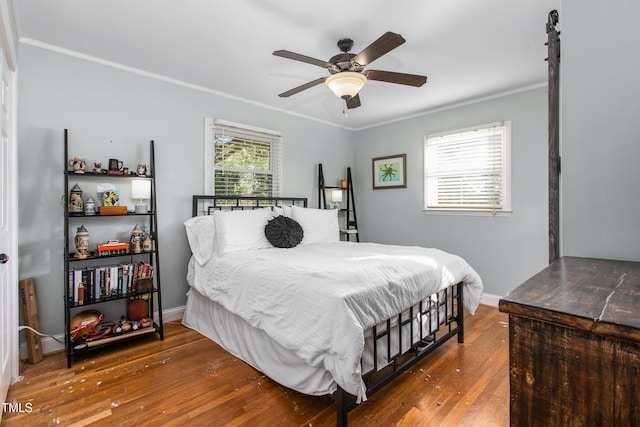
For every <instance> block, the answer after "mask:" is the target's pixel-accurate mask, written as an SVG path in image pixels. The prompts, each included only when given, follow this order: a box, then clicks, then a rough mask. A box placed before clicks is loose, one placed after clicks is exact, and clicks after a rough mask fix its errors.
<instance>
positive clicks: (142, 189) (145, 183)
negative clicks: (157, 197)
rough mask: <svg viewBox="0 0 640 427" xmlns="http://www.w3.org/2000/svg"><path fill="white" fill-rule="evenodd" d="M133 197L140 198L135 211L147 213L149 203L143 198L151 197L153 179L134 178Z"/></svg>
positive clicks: (132, 183) (132, 185) (132, 184)
mask: <svg viewBox="0 0 640 427" xmlns="http://www.w3.org/2000/svg"><path fill="white" fill-rule="evenodd" d="M131 198H132V199H138V203H136V207H135V213H137V214H146V213H147V212H148V210H149V209H148V208H147V204H146V203H145V202H143V199H150V198H151V181H150V180H148V179H134V180H132V181H131Z"/></svg>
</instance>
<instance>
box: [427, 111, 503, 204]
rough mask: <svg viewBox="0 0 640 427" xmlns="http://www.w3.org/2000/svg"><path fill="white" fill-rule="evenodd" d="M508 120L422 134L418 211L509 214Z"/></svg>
mask: <svg viewBox="0 0 640 427" xmlns="http://www.w3.org/2000/svg"><path fill="white" fill-rule="evenodd" d="M510 151H511V122H510V121H504V122H496V123H490V124H487V125H482V126H478V127H473V128H467V129H460V130H456V131H452V132H445V133H438V134H432V135H426V136H425V141H424V181H425V182H424V192H425V194H424V210H425V211H426V212H428V211H451V212H461V213H464V212H469V213H472V212H487V213H491V214H494V215H495V214H499V213H510V212H511V189H510V186H511V182H510V178H511V165H510V157H511V154H510Z"/></svg>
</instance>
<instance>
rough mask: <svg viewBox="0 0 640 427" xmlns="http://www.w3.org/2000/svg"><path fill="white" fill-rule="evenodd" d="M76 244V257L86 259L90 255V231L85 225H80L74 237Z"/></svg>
mask: <svg viewBox="0 0 640 427" xmlns="http://www.w3.org/2000/svg"><path fill="white" fill-rule="evenodd" d="M74 242H75V244H76V258H78V259H85V258H88V257H89V232H88V231H87V229H86V228H84V225H81V226H80V227H78V230H77V232H76V237H75V239H74Z"/></svg>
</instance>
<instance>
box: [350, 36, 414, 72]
mask: <svg viewBox="0 0 640 427" xmlns="http://www.w3.org/2000/svg"><path fill="white" fill-rule="evenodd" d="M405 41H406V40H405V39H404V38H403V37H402V36H401V35H400V34H396V33H392V32H390V31H387V32H386V33H384V34H383V35H382V36H380V38H378V40H376V41H374V42H373V43H371V44H370V45H369V46H367V47H366V48H364V50H362V52H360V53H359V54H357V55H356V56H355V57H353V59H352V61H354V62H357V63H358V64H360V65H367V64H370V63H372V62H373V61H375V60H376V59H378V58H380V57H381V56H382V55H384V54H386V53H389V52H391V51H392V50H393V49H395V48H397V47H398V46H400V45H401V44H402V43H404V42H405Z"/></svg>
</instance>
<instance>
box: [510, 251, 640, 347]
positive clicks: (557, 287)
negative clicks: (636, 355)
mask: <svg viewBox="0 0 640 427" xmlns="http://www.w3.org/2000/svg"><path fill="white" fill-rule="evenodd" d="M639 304H640V262H631V261H613V260H605V259H593V258H575V257H562V258H560V259H558V260H557V261H556V262H554V263H553V264H551V265H550V266H549V267H547V268H546V269H544V270H543V271H541V272H540V273H538V274H536V275H535V276H533V277H532V278H530V279H529V280H527V281H526V282H524V283H523V284H522V285H521V286H519V287H518V288H516V289H515V290H513V291H512V292H510V293H509V294H508V295H507V296H505V297H504V298H502V299H501V300H500V311H502V312H505V313H509V314H516V315H520V316H525V317H529V318H532V319H538V320H544V321H550V322H553V323H555V324H558V325H561V326H566V327H570V328H575V329H581V330H584V331H588V332H591V333H594V334H599V335H606V336H610V337H617V338H623V339H627V340H631V341H635V342H640V306H639Z"/></svg>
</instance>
